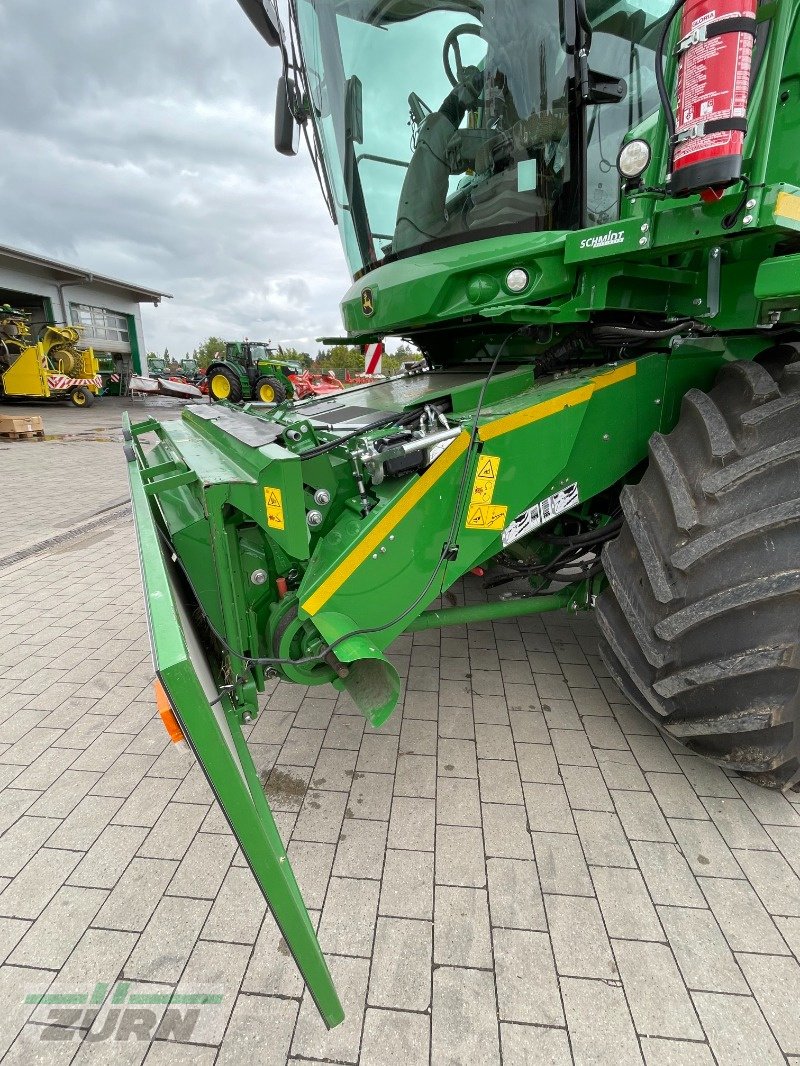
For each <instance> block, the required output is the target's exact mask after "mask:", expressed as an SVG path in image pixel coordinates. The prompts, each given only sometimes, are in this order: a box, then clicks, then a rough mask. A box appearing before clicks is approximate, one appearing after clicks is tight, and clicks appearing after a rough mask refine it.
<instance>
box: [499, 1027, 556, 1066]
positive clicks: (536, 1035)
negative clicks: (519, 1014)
mask: <svg viewBox="0 0 800 1066" xmlns="http://www.w3.org/2000/svg"><path fill="white" fill-rule="evenodd" d="M500 1040H501V1043H502V1047H503V1063H504V1066H541V1064H543V1063H546V1064H547V1066H572V1061H573V1059H572V1055H571V1053H570V1049H569V1038H568V1036H567V1032H566V1030H565V1029H551V1028H549V1027H543V1026H536V1025H518V1024H516V1023H514V1022H501V1024H500Z"/></svg>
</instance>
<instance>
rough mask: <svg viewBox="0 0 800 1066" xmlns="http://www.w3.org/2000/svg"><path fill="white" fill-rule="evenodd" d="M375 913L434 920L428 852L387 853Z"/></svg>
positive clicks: (431, 863)
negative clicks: (376, 911)
mask: <svg viewBox="0 0 800 1066" xmlns="http://www.w3.org/2000/svg"><path fill="white" fill-rule="evenodd" d="M0 898H2V897H0ZM378 913H379V914H385V915H391V916H393V917H396V918H427V919H431V918H432V917H433V855H432V854H431V853H430V852H428V851H393V850H391V849H389V850H388V851H387V852H386V863H385V866H384V870H383V882H382V885H381V896H380V902H379V904H378Z"/></svg>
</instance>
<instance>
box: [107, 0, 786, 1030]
mask: <svg viewBox="0 0 800 1066" xmlns="http://www.w3.org/2000/svg"><path fill="white" fill-rule="evenodd" d="M732 2H733V0H730V2H728V0H720V3H719V4H717V5H716V7H715V9H714V11H711V10H710V9H707V8H706V7H705V6H704V5H703V3H702V2H700V0H686V3H684V4H683V5H682V6H681V5H680V4H676V5H671V4H669V3H667V2H666V0H665V2H663V3H662V2H660V0H659V2H656V3H653V4H650V5H649V6H648V7H647V9H646V10H643V9H642V8H641V6H640V5H636V4H633V3H631V4H630V5H627V6H626V5H625V4H623V5H622V6H620V4H618V3H614V4H604V3H596V4H593V5H584V4H583V3H580V2H576V3H574V4H572V3H571V2H570V0H564V2H563V3H560V4H557V3H555V0H553V2H552V3H542V4H539V3H536V4H533V3H530V2H529V0H524V2H523V0H520V2H513V0H508V2H507V3H503V4H495V3H492V4H489V3H488V0H487V2H486V3H483V4H482V3H479V2H475V0H446V2H444V0H443V2H442V3H436V2H432V3H429V4H418V3H411V2H409V0H387V2H381V3H375V2H373V0H363V2H362V0H358V2H345V0H341V2H338V0H325V2H323V0H291V2H290V5H289V17H290V26H291V32H290V33H289V34H288V35H286V34H284V32H283V30H282V28H281V26H280V24H279V22H278V20H277V17H276V15H275V12H274V9H273V8H272V7H271V6H270V5H269V4H264V3H261V2H260V0H240V4H241V6H242V8H243V9H244V10H245V12H246V13H247V15H248V17H249V18H250V19H251V21H252V22H253V24H254V26H255V27H256V29H257V30H258V31H259V32H260V33H261V35H262V37H263V38H264V39H265V41H267V43H269V44H270V45H272V46H275V47H277V48H278V49H279V50H280V53H281V55H282V58H283V63H284V77H283V78H282V79H281V83H280V87H279V94H278V106H277V108H276V112H277V119H276V147H277V148H278V150H279V151H281V152H283V153H284V154H287V155H291V154H293V152H294V151H295V150H296V149H295V145H296V135H297V133H298V132H299V129H300V128H302V129H303V130H304V132H305V133H306V135H307V138H308V141H309V144H310V147H311V151H312V153H313V155H314V158H315V162H316V166H317V170H318V173H319V175H320V179H321V186H322V191H323V194H324V196H325V198H326V201H327V203H328V206H329V208H330V210H331V213H332V216H333V217H334V220H335V221H336V222H337V224H338V225H339V227H340V230H341V235H342V240H343V244H344V247H345V252H346V254H347V257H348V261H349V264H350V268H351V272H352V275H353V278H354V282H353V285H352V287H351V289H350V290H349V292H348V293H347V294H346V295H345V297H344V300H343V303H342V315H343V321H344V330H345V336H343V337H342V338H339V340H341V341H343V342H346V343H348V344H358V345H369V344H376V343H379V342H381V341H382V339H383V338H384V337H386V336H401V337H405V338H408V339H409V340H411V341H412V342H413V343H414V344H415V345H416V346H417V347H418V348H419V349H420V351H421V352H422V353H423V354H424V356H425V362H424V364H421V365H419V366H415V367H411V368H409V371H408V372H407V373H405V374H403V375H401V376H398V377H395V378H391V379H388V380H385V381H380V382H377V383H374V384H368V385H364V386H361V387H357V388H354V389H350V390H347V391H346V392H344V393H342V392H340V393H338V394H336V395H331V396H324V397H313V398H310V399H308V400H305V401H301V402H299V403H294V404H288V403H280V404H277V405H272V406H269V407H267V406H265V405H263V404H259V403H255V404H247V405H245V407H244V408H243V409H240V408H239V407H237V406H234V405H233V403H231V402H226V401H227V400H230V401H233V400H241V399H242V398H246V395H252V391H251V392H248V393H246V392H245V387H244V384H243V381H244V379H246V382H247V388H248V389H252V386H253V384H254V382H252V381H251V380H250V378H251V377H254V376H255V375H254V374H253V373H250V374H249V376H248V375H247V374H245V375H244V379H243V377H242V376H241V375H239V374H238V372H237V376H236V377H235V378H233V377H232V378H231V382H232V388H233V387H234V386H235V387H236V389H239V391H240V395H229V396H227V397H225V396H222V395H220V393H219V391H218V392H217V393H216V394H215V395H216V398H217V399H218V400H219V401H221V402H218V403H216V404H213V405H210V406H205V407H200V406H189V407H187V408H186V409H185V410H184V411H183V414H182V418H181V419H180V420H179V421H175V422H165V423H161V424H159V423H158V422H155V421H145V422H141V423H138V424H136V425H129V426H128V427H126V436H127V443H126V455H127V459H128V469H129V473H130V479H131V490H132V496H133V502H134V513H135V518H136V525H137V530H138V535H139V544H140V552H141V560H142V570H143V574H144V582H145V592H146V600H147V608H148V613H149V617H150V625H151V635H152V641H153V648H154V657H155V665H156V669H157V672H158V675H159V677H160V679H161V682H162V684H163V687H164V690H165V693H166V697H167V698H168V701H169V708H165V716H166V717H167V718H168V720H170V722H171V719H170V718H169V711H170V709H171V712H172V714H173V715H174V717H175V720H176V721H175V722H174V723H172V726H173V732H174V733H175V734H176V735H179V734H178V731H180V734H182V735H183V736H184V737H185V738H186V740H187V741H189V743H190V744H191V745H192V747H193V748H194V750H195V752H196V754H197V757H198V759H199V761H200V763H201V764H202V765H203V767H204V769H205V772H206V774H207V776H208V779H209V781H210V783H211V785H212V787H213V788H214V790H215V792H216V795H217V796H218V798H219V800H220V803H221V805H222V808H223V810H224V811H225V813H226V815H227V817H228V820H229V822H230V824H231V827H232V829H233V831H234V833H235V834H236V836H237V838H238V839H239V841H240V843H241V845H242V849H243V851H244V853H245V855H246V856H247V858H248V861H249V862H250V865H251V867H252V869H253V871H254V874H255V876H256V878H257V879H258V882H259V884H260V886H261V888H262V890H263V891H264V894H265V896H266V898H267V900H268V901H269V903H270V907H271V908H272V911H273V914H274V915H275V917H276V920H277V922H278V924H279V926H280V928H281V930H282V932H283V934H284V936H285V938H286V941H287V944H288V945H289V948H290V950H291V951H292V953H293V955H294V957H295V959H296V961H297V963H298V966H299V967H300V969H301V972H302V973H303V976H304V978H305V980H306V981H307V983H308V986H309V989H310V991H311V993H312V994H313V996H314V998H315V1001H316V1003H317V1005H318V1006H319V1008H320V1011H321V1014H322V1016H323V1018H324V1020H325V1021H326V1023H327V1024H328V1025H335V1024H337V1022H338V1021H340V1020H341V1017H342V1011H341V1006H340V1004H339V1001H338V999H337V997H336V993H335V990H334V988H333V986H332V984H331V981H330V975H329V974H328V971H327V968H326V966H325V963H324V959H323V958H322V956H321V954H320V951H319V945H318V944H317V941H316V938H315V936H314V932H313V928H312V927H311V925H310V923H309V921H308V916H307V914H306V912H305V908H304V906H303V903H302V900H301V899H300V896H299V893H298V892H297V886H296V884H295V881H294V878H293V875H292V873H291V869H290V866H289V863H288V860H287V858H286V855H285V852H284V850H283V846H282V844H281V841H280V839H279V836H278V833H277V831H276V829H275V823H274V820H273V818H272V815H271V813H270V810H269V806H268V804H267V801H266V798H265V795H264V790H263V787H262V782H261V780H260V778H259V774H258V772H257V770H256V769H255V767H254V764H253V761H252V758H251V756H250V754H249V752H248V748H247V744H246V741H245V736H244V732H245V731H246V728H247V727H248V726H249V725H250V724H251V723H252V722H254V721H255V720H256V719H257V718H258V716H259V715H260V714H265V713H266V715H267V719H266V723H265V725H266V724H268V721H269V717H268V715H269V712H264V711H261V710H260V704H259V694H260V693H261V692H262V691H264V689H265V688H266V686H267V685H268V684H272V683H273V681H274V678H276V677H277V678H279V679H281V680H282V681H285V682H289V683H296V684H300V685H306V686H313V685H320V684H333V685H335V686H336V687H337V688H338V689H341V690H344V691H346V692H347V693H348V694H349V696H350V697H351V698H352V700H353V702H354V703H355V705H356V706H357V707H358V708H359V710H360V711H361V713H363V715H364V716H365V718H366V720H367V722H368V723H369V725H371V726H373V727H379V726H380V725H381V724H382V723H383V722H385V721H386V719H387V718H388V716H389V715H391V713H392V711H393V710H394V708H395V706H396V705H397V702H398V699H399V698H400V692H401V685H400V681H399V678H398V674H397V671H396V669H395V667H394V665H393V664H392V662H391V660H390V658H389V657H388V656H387V650H388V649H389V647H390V645H391V643H392V641H393V640H394V639H395V637H397V636H398V635H399V634H401V633H404V632H410V631H414V630H417V629H423V628H430V627H439V626H446V625H451V624H465V623H469V622H471V621H477V620H492V619H501V618H512V617H520V616H523V615H529V614H534V613H538V612H541V611H546V610H554V609H558V608H567V609H570V610H581V609H588V608H591V607H594V606H595V605H596V607H597V615H598V621H599V623H600V628H601V631H602V636H603V643H602V653H603V655H604V657H605V659H606V662H607V663H608V665H609V668H610V670H611V672H612V674H613V675H614V677H615V679H616V680H617V681H618V683H619V684H620V686H621V688H622V689H623V691H624V692H625V694H626V695H627V696H628V698H629V699H630V700H631V702H632V703H634V704H635V705H636V706H637V707H638V708H639V709H640V710H641V711H642V713H643V714H645V715H646V716H647V717H648V718H649V719H650V720H651V721H653V722H655V723H656V724H657V725H658V727H659V728H660V729H661V730H663V731H664V732H666V733H667V734H668V735H670V736H672V737H675V738H677V739H680V740H681V741H682V742H683V743H685V744H687V746H689V747H690V748H691V749H692V750H694V751H695V752H698V753H700V754H703V755H705V756H706V757H708V758H710V759H713V760H714V761H716V762H718V763H720V764H722V765H724V766H726V767H729V768H733V769H736V770H738V771H739V772H740V773H743V774H745V775H746V776H748V777H750V778H751V779H752V780H754V781H757V782H759V783H760V784H764V785H768V786H771V787H780V788H788V787H795V786H796V785H797V783H798V781H799V780H800V724H799V720H800V697H799V696H798V677H800V672H799V671H798V665H797V664H798V654H799V652H798V646H799V645H800V631H799V627H800V622H799V621H798V619H800V610H799V609H798V608H800V570H798V563H797V560H798V557H800V501H798V499H797V483H798V477H797V474H798V465H797V464H798V456H800V428H799V427H800V422H799V421H798V414H799V413H800V360H799V359H798V356H799V354H800V311H798V307H800V283H798V278H799V277H800V266H798V264H800V187H798V185H797V184H796V182H797V178H796V154H797V145H796V130H795V125H794V123H795V119H794V118H793V112H792V111H791V109H790V108H789V107H788V106H786V105H787V104H788V102H790V101H791V99H792V98H793V94H794V93H795V88H794V86H795V82H796V78H797V74H798V71H797V69H796V58H797V57H796V50H795V51H791V50H790V49H789V47H788V42H789V40H790V38H791V37H792V35H793V34H794V35H796V33H797V18H798V2H797V0H784V2H782V3H781V4H780V5H762V6H761V7H759V8H758V10H757V11H756V9H755V7H753V6H752V5H751V6H750V7H747V5H745V8H746V9H745V11H744V13H742V11H741V10H739V7H740V6H741V5H738V6H737V7H736V10H735V11H734V10H733V7H731V4H732ZM709 40H712V41H713V42H714V43H713V47H705V45H706V44H707V42H708V41H709ZM412 56H413V59H414V62H410V58H411V57H412ZM662 73H663V74H664V77H662V76H661V75H662ZM704 79H705V80H704ZM701 82H703V84H708V85H709V86H710V87H711V88H712V89H713V92H711V95H710V97H709V98H708V99H706V100H704V101H699V100H697V101H694V102H692V99H693V98H691V92H690V89H691V86H694V85H697V84H700V83H701ZM321 86H325V92H324V98H322V97H321V95H320V94H321V88H320V87H321ZM671 86H672V87H675V86H677V92H678V95H679V96H680V97H681V99H682V101H683V106H682V107H681V108H680V111H679V115H680V118H681V122H678V121H677V119H676V116H675V112H674V105H673V103H672V101H671V98H670V96H669V92H670V87H671ZM709 91H711V89H710V90H709ZM376 101H379V102H380V106H377V105H376V106H367V105H368V104H370V103H371V104H376ZM695 104H697V110H696V111H695ZM701 104H702V105H703V106H702V109H701ZM409 112H410V115H411V124H412V138H411V144H410V145H409V138H408V125H407V124H408V116H409ZM376 116H379V121H378V118H377V117H376ZM370 122H373V123H375V126H374V128H373V127H372V126H370V125H369V123H370ZM392 138H394V140H392ZM392 144H393V145H394V147H393V148H392V147H390V146H391V145H392ZM614 161H616V165H615V164H614ZM250 369H251V370H253V368H250ZM209 383H210V386H211V388H212V392H213V391H214V390H213V386H214V378H213V369H212V368H209ZM220 388H222V386H220ZM223 391H224V390H223ZM765 538H766V539H765ZM765 542H768V543H769V544H770V546H771V547H770V551H769V552H765V551H764V550H763V544H764V543H765ZM470 571H475V572H486V574H487V585H488V586H491V587H492V588H494V589H497V588H502V587H504V586H507V585H509V584H511V583H513V582H516V586H515V589H514V591H513V592H512V595H510V596H508V597H507V598H502V597H500V598H498V595H497V593H496V592H493V593H491V594H490V596H489V597H488V598H487V599H486V601H485V602H483V601H481V602H476V603H467V604H463V605H460V606H447V605H445V604H444V603H443V601H442V597H443V596H444V594H445V593H446V592H447V590H448V589H450V588H451V587H452V586H453V585H454V583H455V582H457V581H458V580H459V579H461V578H463V577H464V576H465V575H467V574H469V573H470ZM521 587H522V589H523V591H520V588H521Z"/></svg>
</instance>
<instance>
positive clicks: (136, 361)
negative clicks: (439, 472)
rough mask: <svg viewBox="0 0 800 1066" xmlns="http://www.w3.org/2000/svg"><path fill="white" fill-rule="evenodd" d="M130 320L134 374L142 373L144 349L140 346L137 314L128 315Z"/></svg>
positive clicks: (129, 331) (129, 334)
mask: <svg viewBox="0 0 800 1066" xmlns="http://www.w3.org/2000/svg"><path fill="white" fill-rule="evenodd" d="M125 317H126V318H127V320H128V340H129V342H130V346H131V359H132V361H133V372H134V374H141V373H142V349H141V347H140V346H139V340H140V338H139V331H138V329H137V328H136V316H135V315H126V316H125Z"/></svg>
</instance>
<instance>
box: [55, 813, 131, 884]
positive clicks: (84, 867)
mask: <svg viewBox="0 0 800 1066" xmlns="http://www.w3.org/2000/svg"><path fill="white" fill-rule="evenodd" d="M146 836H147V829H145V828H143V827H140V826H134V825H109V826H106V828H105V829H104V830H103V832H102V833H101V834H100V836H99V837H98V838H97V840H96V841H95V843H94V844H93V845H92V846H91V848H90V849H89V851H88V852H87V853H86V855H85V856H84V857H83V858H82V859H81V861H80V863H79V864H78V866H77V867H76V868H75V869H74V870H73V871H72V873H71V874H70V877H69V883H70V884H71V885H84V886H86V887H89V888H113V887H114V885H115V884H116V883H117V881H118V880H119V878H120V877H121V876H122V874H123V872H124V870H125V868H126V867H127V865H128V863H129V862H130V861H131V859H132V858H133V856H134V855H135V854H136V852H137V850H138V848H139V846H140V845H141V844H142V842H143V841H144V839H145V837H146Z"/></svg>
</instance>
